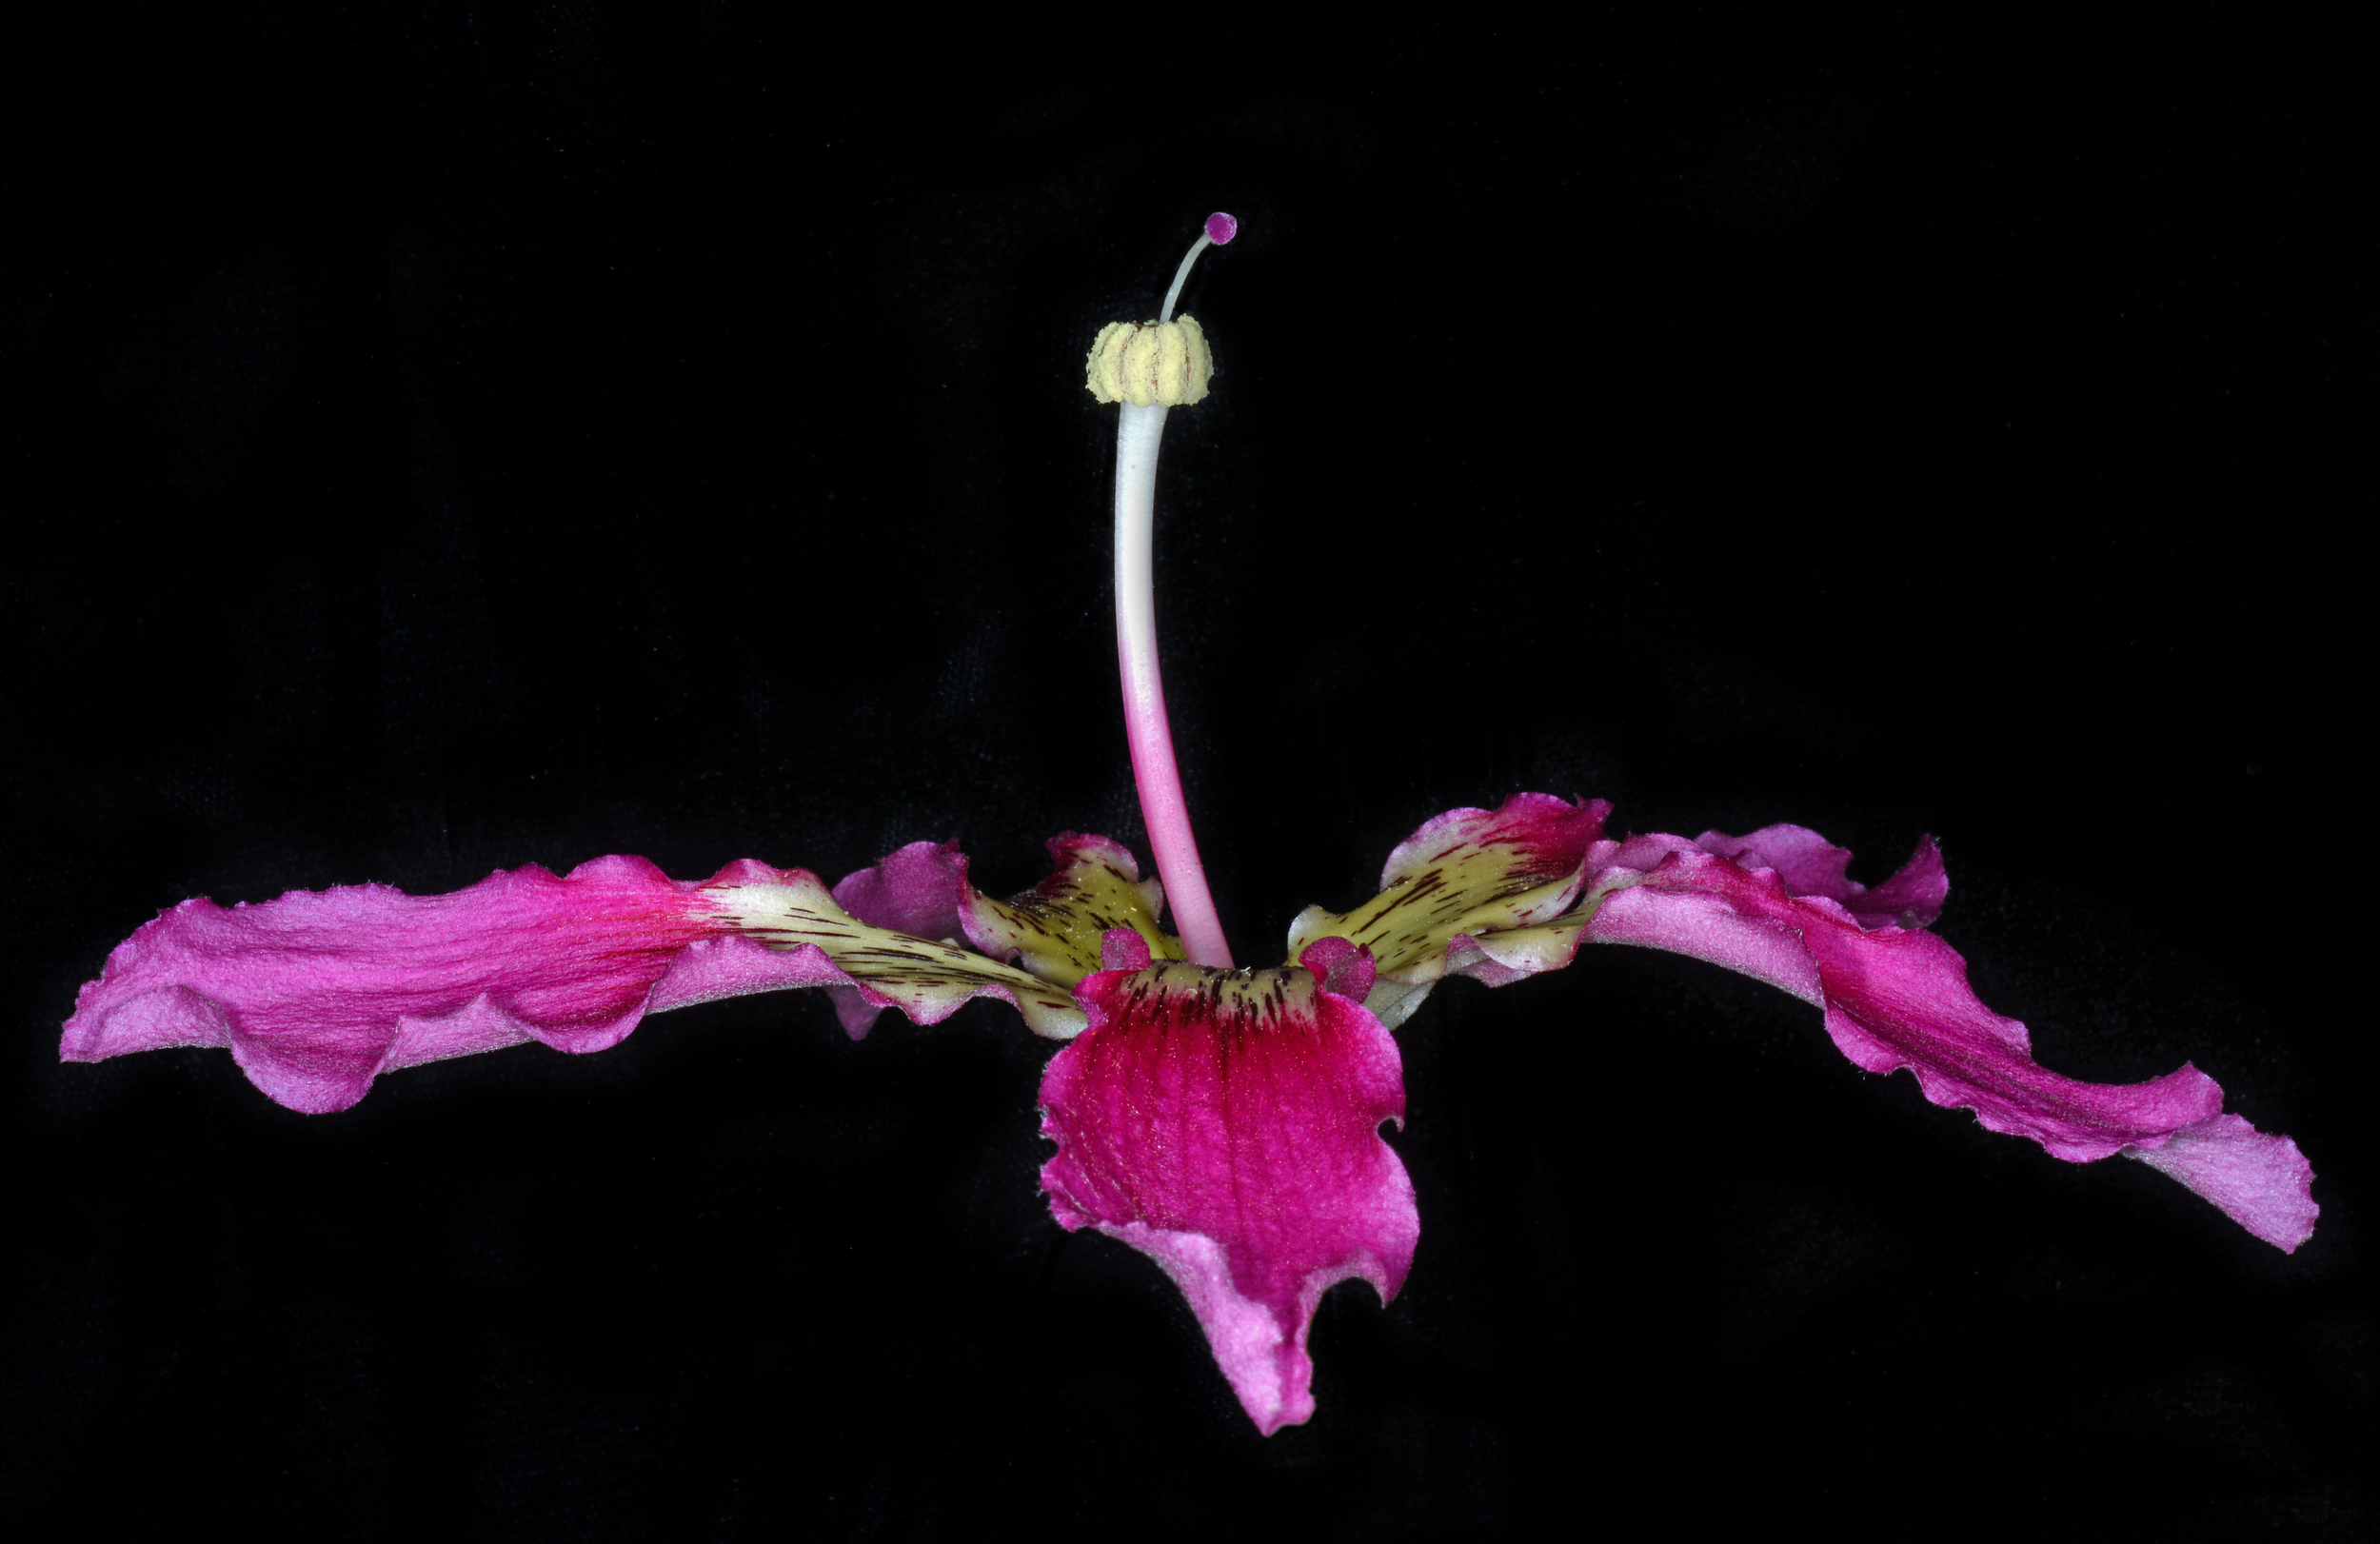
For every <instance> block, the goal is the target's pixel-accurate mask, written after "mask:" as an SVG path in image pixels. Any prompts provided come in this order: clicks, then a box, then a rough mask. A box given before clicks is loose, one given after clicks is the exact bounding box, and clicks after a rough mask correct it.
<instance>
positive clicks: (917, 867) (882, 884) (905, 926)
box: [826, 841, 967, 1040]
mask: <svg viewBox="0 0 2380 1544" xmlns="http://www.w3.org/2000/svg"><path fill="white" fill-rule="evenodd" d="M966 873H967V861H966V859H965V857H964V856H962V854H961V853H960V851H959V843H957V842H956V841H912V842H910V843H909V844H908V845H907V846H905V847H903V848H902V849H901V850H900V851H899V852H896V853H893V854H890V855H889V856H887V857H885V858H883V859H882V860H881V861H878V862H876V863H875V864H873V865H871V866H869V867H867V868H863V869H859V870H857V871H855V872H853V873H849V874H846V875H844V876H843V879H842V880H841V881H838V882H837V883H836V885H835V891H834V894H835V904H836V905H838V906H841V907H842V908H843V910H845V911H847V912H849V913H850V914H851V915H852V916H854V917H856V918H858V919H859V920H861V921H863V922H865V923H867V924H868V926H870V927H889V928H891V929H892V930H893V931H894V932H896V933H907V934H909V935H911V936H912V937H915V938H921V939H956V938H962V937H963V936H964V935H963V934H962V931H961V926H960V921H959V893H960V890H961V889H962V886H963V885H964V884H965V882H966ZM826 997H827V1000H829V1001H831V1002H833V1003H834V1005H835V1018H836V1019H837V1020H838V1021H840V1022H841V1023H842V1025H843V1033H844V1034H846V1035H848V1036H850V1037H851V1038H852V1039H855V1040H859V1039H866V1038H867V1032H868V1030H869V1028H870V1027H871V1026H873V1025H874V1024H875V1022H876V1016H877V1015H878V1014H880V1013H883V1011H884V1010H883V1007H882V1006H880V1005H879V1004H877V1003H873V1002H870V1001H869V1000H867V998H866V996H865V994H863V993H862V992H861V990H860V989H859V988H858V987H856V986H830V987H828V988H827V989H826Z"/></svg>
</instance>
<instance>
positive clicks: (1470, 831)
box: [1289, 794, 1611, 1028]
mask: <svg viewBox="0 0 2380 1544" xmlns="http://www.w3.org/2000/svg"><path fill="white" fill-rule="evenodd" d="M1610 813H1611V806H1610V805H1609V804H1606V803H1604V802H1602V801H1601V800H1589V801H1586V802H1582V803H1577V804H1574V803H1572V802H1570V801H1568V800H1565V799H1556V798H1554V797H1553V796H1551V795H1550V794H1515V795H1514V796H1513V797H1512V798H1510V799H1508V800H1506V801H1504V802H1503V804H1502V805H1500V806H1499V807H1497V808H1496V809H1493V810H1486V809H1452V810H1448V811H1447V812H1446V813H1445V814H1443V815H1440V816H1438V817H1437V818H1436V819H1434V820H1432V821H1429V822H1428V823H1427V824H1425V825H1423V826H1422V827H1421V829H1420V830H1418V831H1416V832H1415V833H1414V834H1413V835H1412V836H1410V837H1407V838H1406V839H1405V840H1404V841H1402V842H1400V843H1398V847H1397V850H1396V851H1394V852H1392V853H1390V854H1389V855H1388V863H1387V865H1386V866H1385V867H1384V868H1383V869H1382V870H1381V873H1380V893H1379V894H1378V895H1377V896H1374V897H1373V898H1372V899H1371V900H1370V901H1365V902H1364V903H1363V904H1362V905H1360V906H1358V907H1357V908H1356V909H1355V910H1353V911H1350V912H1347V913H1344V914H1343V915H1334V914H1332V913H1330V912H1326V911H1324V910H1322V908H1321V907H1319V906H1309V907H1307V908H1306V909H1305V911H1304V912H1302V913H1301V914H1299V918H1298V920H1296V921H1295V922H1293V923H1291V924H1290V929H1289V952H1290V955H1291V957H1292V958H1293V959H1294V958H1298V957H1299V956H1300V955H1302V954H1303V952H1304V951H1305V949H1306V948H1307V947H1308V946H1309V945H1311V944H1312V943H1314V942H1315V941H1316V940H1319V939H1325V938H1344V939H1347V940H1351V941H1353V942H1355V943H1359V944H1361V945H1362V946H1364V947H1365V948H1366V949H1368V950H1369V951H1370V952H1371V955H1372V958H1373V960H1374V961H1375V962H1376V964H1377V966H1378V981H1377V983H1376V984H1375V985H1374V987H1373V989H1372V993H1371V996H1370V997H1368V998H1367V999H1366V1000H1365V1002H1364V1005H1365V1006H1366V1007H1367V1008H1369V1009H1371V1010H1372V1012H1373V1013H1374V1014H1376V1015H1378V1018H1379V1019H1380V1021H1381V1022H1382V1023H1384V1024H1387V1025H1388V1026H1389V1027H1391V1028H1394V1027H1396V1026H1397V1025H1398V1024H1400V1023H1402V1022H1404V1020H1405V1019H1408V1018H1410V1017H1412V1015H1413V1012H1414V1010H1415V1009H1417V1008H1418V1007H1419V1006H1420V1005H1421V1000H1422V999H1423V998H1424V997H1426V996H1428V994H1429V988H1430V986H1431V984H1432V983H1434V982H1435V981H1437V980H1438V979H1439V978H1440V977H1441V976H1443V975H1444V974H1445V973H1446V971H1447V969H1448V968H1449V963H1450V960H1452V959H1453V958H1455V957H1456V956H1458V955H1459V954H1460V952H1461V951H1459V950H1458V949H1457V948H1456V943H1457V940H1466V939H1469V938H1471V937H1473V936H1475V935H1480V934H1490V933H1500V932H1509V931H1512V930H1515V929H1522V928H1529V927H1534V926H1537V925H1538V924H1540V923H1544V922H1548V921H1551V920H1554V919H1555V918H1557V917H1558V916H1560V915H1561V914H1562V912H1563V911H1564V910H1565V909H1566V908H1568V907H1569V906H1570V904H1571V903H1572V902H1573V901H1576V900H1577V896H1578V892H1579V888H1580V886H1581V885H1582V884H1583V882H1584V881H1585V876H1586V862H1587V858H1588V855H1589V853H1590V852H1591V851H1592V850H1593V849H1594V847H1595V845H1596V839H1597V837H1598V836H1600V835H1601V834H1602V829H1603V820H1604V817H1605V816H1606V815H1608V814H1610Z"/></svg>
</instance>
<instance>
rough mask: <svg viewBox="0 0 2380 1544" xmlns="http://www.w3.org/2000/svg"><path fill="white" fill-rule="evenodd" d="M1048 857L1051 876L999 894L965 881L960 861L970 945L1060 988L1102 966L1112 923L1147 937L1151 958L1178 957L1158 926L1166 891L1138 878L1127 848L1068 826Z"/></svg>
mask: <svg viewBox="0 0 2380 1544" xmlns="http://www.w3.org/2000/svg"><path fill="white" fill-rule="evenodd" d="M1049 856H1050V863H1051V868H1052V872H1051V874H1050V877H1049V878H1048V879H1045V880H1043V881H1041V883H1039V884H1037V885H1035V886H1034V887H1033V888H1032V889H1030V890H1027V891H1025V892H1024V893H1023V894H1021V895H1014V896H1010V897H1009V898H1008V899H1007V900H1005V901H994V900H992V899H991V898H990V897H989V896H986V895H983V894H982V893H981V892H979V891H978V890H977V889H976V888H975V886H974V885H972V884H970V883H968V882H967V881H966V868H965V860H963V859H962V860H961V861H960V888H961V897H960V903H959V908H960V920H961V921H962V923H963V924H964V926H965V927H966V930H967V938H968V940H969V941H971V942H972V943H974V945H975V946H976V947H977V948H979V949H981V950H982V951H983V952H984V953H985V954H987V955H989V956H991V957H992V958H993V959H994V960H1009V961H1014V962H1015V963H1017V964H1019V965H1021V966H1022V967H1023V968H1024V969H1025V970H1026V971H1028V972H1030V973H1031V974H1032V975H1034V976H1037V977H1039V978H1040V979H1041V980H1045V981H1051V982H1054V983H1056V984H1057V985H1060V986H1067V987H1071V986H1073V985H1074V984H1075V983H1076V982H1077V981H1079V980H1082V978H1083V977H1085V976H1088V975H1090V974H1091V973H1092V972H1093V971H1095V970H1098V969H1100V968H1101V966H1100V950H1101V940H1102V939H1103V938H1105V937H1106V935H1107V934H1108V933H1109V932H1110V931H1112V930H1113V929H1116V928H1119V927H1128V928H1131V929H1132V930H1133V931H1134V932H1136V933H1138V934H1140V937H1141V938H1142V939H1144V940H1147V942H1148V945H1149V952H1150V954H1151V956H1152V957H1153V958H1155V959H1158V960H1180V959H1183V958H1185V957H1184V955H1183V953H1182V948H1181V940H1180V939H1177V938H1175V937H1174V936H1173V935H1172V934H1170V933H1167V932H1165V931H1163V930H1162V929H1160V927H1159V926H1158V925H1157V918H1158V914H1159V913H1160V911H1162V910H1163V909H1164V905H1165V891H1164V889H1163V887H1162V886H1161V885H1160V884H1159V882H1158V881H1156V880H1153V879H1152V880H1143V879H1142V878H1140V864H1139V863H1138V862H1136V861H1134V860H1133V856H1132V849H1131V848H1129V847H1126V846H1125V845H1124V844H1123V843H1122V842H1121V841H1115V840H1114V839H1112V838H1109V837H1101V836H1090V835H1085V834H1082V833H1080V832H1074V831H1068V832H1066V833H1065V834H1063V835H1062V836H1057V837H1053V838H1051V839H1050V841H1049Z"/></svg>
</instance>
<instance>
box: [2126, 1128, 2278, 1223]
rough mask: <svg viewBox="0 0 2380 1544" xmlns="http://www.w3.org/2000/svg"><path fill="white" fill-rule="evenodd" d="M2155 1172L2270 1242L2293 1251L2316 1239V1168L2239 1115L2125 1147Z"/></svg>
mask: <svg viewBox="0 0 2380 1544" xmlns="http://www.w3.org/2000/svg"><path fill="white" fill-rule="evenodd" d="M2124 1156H2125V1157H2126V1158H2138V1159H2139V1160H2140V1161H2141V1162H2143V1163H2146V1164H2148V1165H2149V1166H2150V1167H2151V1168H2152V1169H2155V1170H2156V1171H2157V1172H2158V1173H2160V1174H2163V1175H2166V1176H2167V1177H2169V1178H2173V1179H2178V1180H2180V1181H2181V1182H2182V1183H2183V1184H2184V1185H2186V1186H2188V1187H2189V1188H2190V1189H2191V1190H2192V1191H2195V1192H2196V1193H2197V1194H2198V1195H2200V1196H2201V1197H2204V1198H2206V1199H2208V1200H2210V1201H2212V1202H2213V1203H2214V1204H2215V1206H2216V1207H2217V1208H2219V1209H2220V1210H2221V1211H2222V1213H2223V1215H2224V1216H2226V1217H2230V1218H2231V1220H2232V1221H2234V1222H2236V1223H2238V1224H2239V1225H2240V1226H2241V1227H2243V1228H2246V1229H2247V1230H2248V1231H2249V1232H2250V1233H2252V1234H2254V1235H2255V1236H2256V1237H2259V1238H2261V1239H2263V1240H2264V1241H2265V1242H2266V1243H2269V1244H2272V1245H2275V1246H2277V1247H2279V1248H2280V1249H2282V1250H2284V1251H2286V1252H2288V1253H2291V1254H2294V1253H2296V1250H2297V1246H2298V1245H2299V1244H2302V1243H2304V1242H2305V1241H2306V1240H2307V1239H2309V1238H2311V1237H2313V1233H2314V1218H2315V1217H2319V1216H2320V1215H2321V1213H2322V1208H2321V1207H2319V1206H2317V1205H2315V1204H2314V1198H2313V1178H2314V1171H2313V1165H2312V1164H2311V1163H2308V1162H2307V1161H2306V1156H2305V1155H2304V1154H2303V1153H2300V1152H2299V1151H2298V1150H2297V1144H2296V1143H2295V1142H2293V1141H2291V1140H2290V1139H2289V1138H2287V1137H2268V1136H2266V1135H2265V1134H2264V1133H2263V1132H2260V1131H2258V1130H2257V1129H2256V1128H2255V1127H2253V1126H2251V1125H2250V1124H2249V1123H2248V1122H2247V1120H2246V1119H2244V1118H2241V1117H2239V1116H2235V1115H2218V1116H2215V1117H2213V1118H2211V1119H2207V1120H2200V1121H2197V1122H2195V1123H2193V1124H2192V1125H2187V1126H2184V1127H2183V1128H2182V1129H2181V1130H2179V1131H2177V1132H2175V1133H2174V1134H2173V1135H2172V1136H2171V1137H2169V1138H2166V1139H2165V1142H2164V1145H2162V1146H2160V1147H2146V1146H2143V1147H2128V1148H2126V1149H2124Z"/></svg>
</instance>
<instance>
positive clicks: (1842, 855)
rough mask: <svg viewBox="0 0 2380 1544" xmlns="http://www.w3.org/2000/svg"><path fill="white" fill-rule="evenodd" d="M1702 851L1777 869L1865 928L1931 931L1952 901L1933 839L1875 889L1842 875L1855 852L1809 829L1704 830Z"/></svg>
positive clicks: (1796, 890)
mask: <svg viewBox="0 0 2380 1544" xmlns="http://www.w3.org/2000/svg"><path fill="white" fill-rule="evenodd" d="M1695 845H1696V846H1697V847H1700V848H1701V849H1702V850H1703V851H1704V852H1707V853H1716V855H1717V856H1719V857H1721V858H1730V859H1734V860H1735V862H1736V863H1738V864H1739V865H1741V866H1742V867H1745V868H1767V869H1774V870H1775V871H1776V877H1777V878H1778V879H1780V880H1782V881H1785V888H1786V889H1787V890H1788V891H1790V892H1792V893H1793V894H1795V895H1797V896H1824V897H1825V898H1826V899H1827V900H1829V901H1834V902H1835V903H1836V904H1837V905H1839V906H1841V907H1842V908H1843V909H1844V910H1845V911H1847V912H1850V913H1851V914H1852V917H1853V918H1854V920H1856V921H1857V922H1858V923H1859V925H1860V926H1862V927H1932V926H1933V925H1934V919H1936V918H1938V917H1940V916H1941V915H1942V902H1943V901H1946V900H1948V899H1949V898H1950V893H1951V880H1950V875H1949V874H1948V873H1947V872H1945V871H1944V869H1943V867H1942V852H1941V849H1940V848H1938V847H1936V846H1935V845H1934V839H1933V838H1932V837H1919V838H1918V839H1917V851H1916V853H1915V854H1914V856H1912V857H1911V858H1910V860H1909V861H1908V862H1906V863H1904V864H1902V865H1901V871H1900V872H1899V873H1897V874H1895V875H1894V876H1893V877H1892V878H1891V879H1889V880H1887V881H1884V882H1883V883H1882V884H1879V885H1877V886H1876V887H1875V888H1874V889H1873V890H1871V889H1869V888H1868V887H1867V886H1866V885H1864V884H1862V883H1860V882H1859V881H1857V880H1854V879H1853V878H1851V877H1850V876H1849V875H1848V874H1846V873H1844V872H1843V871H1844V870H1845V869H1847V868H1849V867H1850V866H1851V849H1850V848H1849V847H1837V846H1836V845H1835V843H1833V842H1831V841H1827V840H1826V838H1824V837H1822V836H1820V835H1818V833H1816V832H1815V831H1813V830H1811V829H1810V828H1809V827H1808V826H1805V825H1769V826H1763V827H1761V828H1760V829H1759V830H1757V831H1755V832H1753V833H1752V834H1751V835H1750V836H1748V837H1731V836H1729V835H1727V834H1726V833H1725V832H1723V831H1705V832H1703V833H1702V835H1700V836H1698V837H1696V838H1695Z"/></svg>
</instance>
